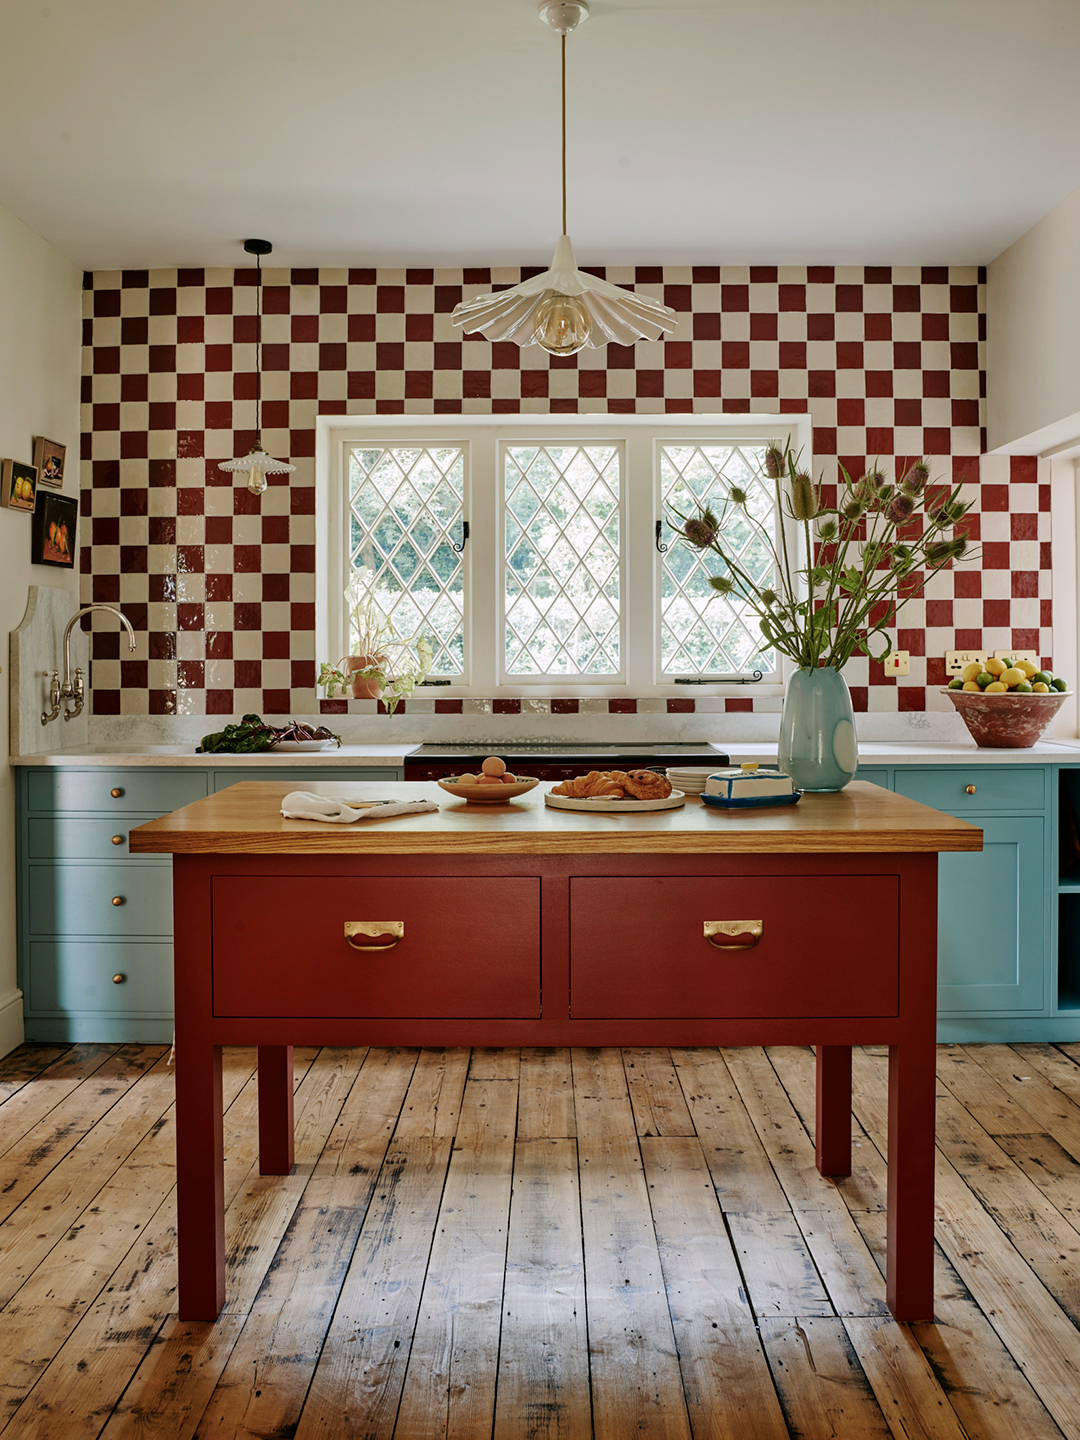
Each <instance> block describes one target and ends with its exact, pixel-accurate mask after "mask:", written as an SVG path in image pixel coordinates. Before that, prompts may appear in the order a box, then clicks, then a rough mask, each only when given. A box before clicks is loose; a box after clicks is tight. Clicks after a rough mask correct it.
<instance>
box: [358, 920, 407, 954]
mask: <svg viewBox="0 0 1080 1440" xmlns="http://www.w3.org/2000/svg"><path fill="white" fill-rule="evenodd" d="M354 935H359V936H366V937H367V938H368V939H370V940H371V941H372V942H373V943H372V944H370V945H358V944H357V943H356V941H355V940H354V939H353V936H354ZM404 938H405V921H404V920H346V921H345V939H346V940H347V941H348V943H349V944H350V945H351V946H352V948H353V949H354V950H366V951H367V952H368V954H371V953H373V952H374V951H376V950H392V949H393V948H394V946H395V945H396V944H397V943H398V941H399V940H404Z"/></svg>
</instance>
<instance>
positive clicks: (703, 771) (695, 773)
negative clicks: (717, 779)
mask: <svg viewBox="0 0 1080 1440" xmlns="http://www.w3.org/2000/svg"><path fill="white" fill-rule="evenodd" d="M721 768H722V767H721V766H719V765H708V766H706V765H698V766H692V767H690V768H689V769H687V770H680V769H679V767H678V765H669V766H668V769H667V777H668V779H669V780H670V779H671V777H672V776H673V775H678V777H679V779H680V780H707V779H708V778H709V776H710V775H715V774H716V772H717V770H719V769H721Z"/></svg>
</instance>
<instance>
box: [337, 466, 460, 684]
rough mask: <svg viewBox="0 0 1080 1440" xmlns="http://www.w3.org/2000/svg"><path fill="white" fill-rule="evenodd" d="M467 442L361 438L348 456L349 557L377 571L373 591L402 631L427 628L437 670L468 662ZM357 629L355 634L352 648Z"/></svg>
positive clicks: (448, 671)
mask: <svg viewBox="0 0 1080 1440" xmlns="http://www.w3.org/2000/svg"><path fill="white" fill-rule="evenodd" d="M464 493H465V449H464V447H463V446H461V445H437V444H434V445H422V444H401V445H371V446H356V447H354V448H353V449H352V451H351V453H350V456H349V515H348V525H349V564H350V567H351V568H352V569H353V570H358V569H362V568H365V567H366V568H368V569H370V570H372V571H373V572H374V574H375V596H376V599H377V601H378V603H379V606H380V608H381V609H382V610H383V612H384V613H385V614H386V615H387V616H388V618H389V619H390V620H391V621H392V622H393V624H394V626H395V628H396V630H397V631H398V634H400V635H413V634H415V633H416V632H417V631H418V630H419V631H423V633H424V634H425V635H427V636H428V638H429V639H430V641H431V645H432V649H433V651H434V656H435V658H434V662H433V664H432V668H431V673H432V674H433V675H439V676H458V675H462V674H463V673H464V669H465V627H464V609H465V590H464V574H463V571H462V556H461V552H460V551H459V550H458V549H456V548H455V546H456V545H458V544H460V543H461V534H462V519H463V505H464ZM354 639H355V636H353V635H351V634H350V636H349V646H350V651H351V650H352V645H353V641H354Z"/></svg>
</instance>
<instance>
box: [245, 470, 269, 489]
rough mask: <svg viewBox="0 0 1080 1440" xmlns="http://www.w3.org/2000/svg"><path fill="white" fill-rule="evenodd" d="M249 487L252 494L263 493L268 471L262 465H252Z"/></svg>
mask: <svg viewBox="0 0 1080 1440" xmlns="http://www.w3.org/2000/svg"><path fill="white" fill-rule="evenodd" d="M247 488H248V489H249V490H250V491H251V493H252V495H261V494H262V493H263V491H264V490H265V489H266V471H265V470H264V469H263V468H262V466H261V465H252V467H251V469H250V470H249V471H248V477H247Z"/></svg>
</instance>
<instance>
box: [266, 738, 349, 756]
mask: <svg viewBox="0 0 1080 1440" xmlns="http://www.w3.org/2000/svg"><path fill="white" fill-rule="evenodd" d="M337 748H338V743H337V741H336V740H279V741H278V742H277V744H276V745H271V746H270V749H271V750H272V751H274V752H275V753H276V754H281V755H310V754H311V753H312V752H313V751H315V750H336V749H337Z"/></svg>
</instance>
